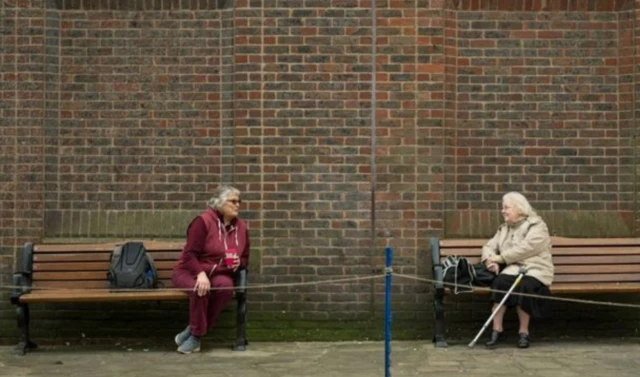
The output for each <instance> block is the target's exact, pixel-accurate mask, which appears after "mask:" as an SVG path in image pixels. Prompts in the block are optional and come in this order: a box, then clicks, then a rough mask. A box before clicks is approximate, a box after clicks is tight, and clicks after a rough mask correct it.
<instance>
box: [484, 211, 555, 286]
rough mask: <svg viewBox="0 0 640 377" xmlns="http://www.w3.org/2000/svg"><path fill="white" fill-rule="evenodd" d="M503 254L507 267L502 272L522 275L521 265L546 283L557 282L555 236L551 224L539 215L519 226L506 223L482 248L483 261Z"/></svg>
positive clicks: (530, 274) (529, 273)
mask: <svg viewBox="0 0 640 377" xmlns="http://www.w3.org/2000/svg"><path fill="white" fill-rule="evenodd" d="M495 255H501V256H502V257H503V258H504V260H505V262H506V264H507V267H506V268H505V269H504V270H503V271H501V272H500V273H501V274H507V275H518V271H519V270H520V267H525V268H526V269H527V275H528V276H533V277H534V278H536V279H538V280H540V282H541V283H542V284H544V285H546V286H550V285H551V283H552V282H553V262H552V260H551V238H550V237H549V230H548V229H547V224H545V222H544V221H543V220H542V219H541V218H540V217H538V216H533V217H528V218H526V219H525V220H524V221H522V222H521V223H519V224H517V225H515V226H512V227H510V226H508V225H507V224H502V225H500V227H499V228H498V231H497V232H496V235H495V236H493V238H492V239H491V240H489V242H487V243H486V244H485V245H484V246H483V247H482V262H484V261H485V260H487V259H489V258H491V257H492V256H495Z"/></svg>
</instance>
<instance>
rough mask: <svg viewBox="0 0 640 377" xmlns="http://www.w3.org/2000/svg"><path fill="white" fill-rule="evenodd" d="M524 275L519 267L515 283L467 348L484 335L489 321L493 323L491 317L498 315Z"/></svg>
mask: <svg viewBox="0 0 640 377" xmlns="http://www.w3.org/2000/svg"><path fill="white" fill-rule="evenodd" d="M526 273H527V270H526V269H525V268H522V267H521V268H520V271H519V274H518V277H517V278H516V281H514V282H513V285H511V288H509V291H507V294H506V295H504V297H503V298H502V301H500V303H499V304H498V306H496V308H495V310H494V311H493V313H491V316H490V317H489V319H487V322H485V323H484V326H482V328H481V329H480V332H479V333H478V335H476V337H475V338H473V340H472V341H471V343H469V347H473V346H475V345H476V342H477V341H478V339H480V337H481V336H482V333H484V330H486V329H487V326H489V324H490V323H491V321H493V317H495V316H496V313H498V310H500V308H501V307H502V305H504V303H505V301H507V298H509V295H510V294H511V292H513V290H514V289H515V288H516V287H517V286H518V284H520V280H522V278H523V277H524V274H526Z"/></svg>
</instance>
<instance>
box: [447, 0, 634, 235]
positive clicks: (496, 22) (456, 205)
mask: <svg viewBox="0 0 640 377" xmlns="http://www.w3.org/2000/svg"><path fill="white" fill-rule="evenodd" d="M612 10H613V9H612ZM624 13H625V15H626V14H628V11H625V12H624ZM456 16H457V23H456V24H457V25H456V26H457V28H456V30H455V33H456V39H457V61H456V72H457V74H456V75H454V76H452V77H454V78H455V80H456V81H455V86H456V114H455V117H456V118H455V119H456V121H455V139H454V141H453V143H454V145H455V146H454V148H455V158H454V161H453V162H452V163H451V164H450V165H449V168H450V169H451V170H452V171H454V172H455V173H454V174H452V177H453V179H454V182H452V188H453V190H454V194H452V197H451V200H450V201H449V202H448V203H447V204H448V206H447V209H448V210H450V211H448V213H447V225H448V227H446V233H447V234H451V235H468V236H484V235H487V233H489V232H490V230H492V229H494V228H495V225H497V222H498V221H500V220H499V218H497V216H496V215H498V211H496V209H497V208H498V206H499V202H500V197H501V195H502V194H503V193H504V192H506V191H512V190H515V191H521V192H523V193H524V194H525V195H527V196H528V197H529V198H530V199H532V200H533V202H534V203H535V206H536V208H537V209H539V210H540V211H541V212H542V213H543V214H544V215H545V216H546V217H548V218H549V222H550V226H551V230H552V231H553V232H554V233H556V234H564V235H580V234H586V233H585V232H583V230H585V231H586V230H588V232H590V233H591V234H592V233H593V231H594V229H597V232H598V233H600V234H602V235H607V234H609V235H616V234H617V235H625V234H627V235H628V234H631V233H632V232H633V231H634V229H633V223H632V221H631V220H632V218H633V216H632V215H633V195H632V193H633V178H632V177H633V176H632V170H633V169H632V165H633V162H632V159H631V157H632V152H631V151H632V149H631V148H629V146H630V145H629V141H630V140H631V138H630V137H629V136H630V134H629V132H630V131H631V130H632V121H631V117H630V108H631V107H630V106H631V105H632V104H631V98H632V96H631V95H630V91H631V85H630V82H629V79H630V75H629V70H630V69H632V66H631V62H630V61H629V58H627V57H625V56H619V54H627V55H628V54H630V43H631V42H632V41H631V38H630V33H632V28H631V27H630V22H631V21H628V20H626V19H625V20H622V21H621V22H619V17H622V16H621V15H620V14H619V13H618V12H613V11H610V12H584V11H577V10H576V11H569V12H545V11H542V12H530V11H525V12H514V11H509V12H505V11H486V10H482V11H467V10H460V11H458V12H457V14H456ZM452 32H453V31H452ZM594 212H597V213H599V214H600V213H603V212H605V213H607V212H608V214H603V216H600V215H598V216H597V217H594V216H593V214H594ZM576 217H577V218H576ZM488 219H489V221H487V220H488ZM576 221H577V224H572V222H576ZM578 224H579V225H578ZM486 225H489V226H488V227H487V226H486Z"/></svg>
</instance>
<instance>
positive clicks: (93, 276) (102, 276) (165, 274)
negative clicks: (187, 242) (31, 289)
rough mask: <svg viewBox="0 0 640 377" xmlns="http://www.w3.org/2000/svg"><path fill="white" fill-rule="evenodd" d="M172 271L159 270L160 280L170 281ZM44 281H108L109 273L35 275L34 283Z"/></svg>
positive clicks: (81, 272)
mask: <svg viewBox="0 0 640 377" xmlns="http://www.w3.org/2000/svg"><path fill="white" fill-rule="evenodd" d="M171 274H172V270H158V277H159V278H160V279H166V278H168V279H170V278H171ZM43 280H74V281H78V280H104V281H106V280H107V272H106V270H104V271H86V270H84V271H52V272H38V273H36V274H33V281H34V282H37V281H43Z"/></svg>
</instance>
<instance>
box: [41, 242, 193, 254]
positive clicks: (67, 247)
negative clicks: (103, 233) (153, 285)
mask: <svg viewBox="0 0 640 377" xmlns="http://www.w3.org/2000/svg"><path fill="white" fill-rule="evenodd" d="M132 241H133V242H136V241H135V240H132ZM125 242H127V241H122V242H105V243H100V244H46V245H35V246H34V251H35V252H39V253H60V252H62V253H65V252H66V253H68V252H80V253H93V252H96V251H108V252H111V251H112V250H113V249H115V248H116V246H119V245H123V244H124V243H125ZM143 244H144V247H145V249H147V250H148V251H164V250H180V251H181V250H182V248H183V247H184V242H172V241H144V242H143Z"/></svg>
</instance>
